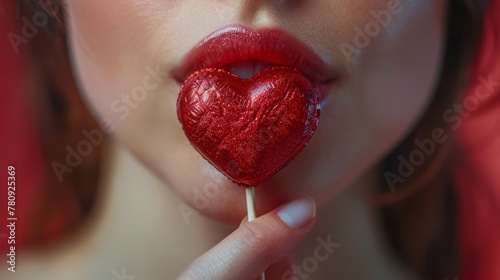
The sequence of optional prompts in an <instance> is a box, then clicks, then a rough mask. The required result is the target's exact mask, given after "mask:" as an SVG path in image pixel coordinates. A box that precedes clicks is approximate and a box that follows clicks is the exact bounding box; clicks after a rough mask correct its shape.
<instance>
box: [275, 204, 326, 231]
mask: <svg viewBox="0 0 500 280" xmlns="http://www.w3.org/2000/svg"><path fill="white" fill-rule="evenodd" d="M276 214H277V215H278V217H279V218H280V220H281V221H282V222H283V223H285V225H287V226H288V227H289V228H291V229H294V230H297V229H301V228H304V227H305V226H307V225H309V224H310V223H311V222H312V221H313V220H314V218H315V217H316V203H315V201H314V200H313V199H312V198H310V197H301V198H298V199H295V200H293V201H291V202H289V203H287V204H285V205H284V206H283V207H281V208H280V209H279V210H278V212H277V213H276Z"/></svg>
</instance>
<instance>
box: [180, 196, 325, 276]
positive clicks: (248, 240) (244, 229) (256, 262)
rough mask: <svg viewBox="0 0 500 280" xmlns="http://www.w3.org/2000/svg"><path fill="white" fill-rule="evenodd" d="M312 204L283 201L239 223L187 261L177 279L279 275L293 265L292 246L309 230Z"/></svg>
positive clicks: (308, 201)
mask: <svg viewBox="0 0 500 280" xmlns="http://www.w3.org/2000/svg"><path fill="white" fill-rule="evenodd" d="M315 215H316V205H315V203H314V201H313V200H312V199H310V198H300V199H297V200H294V201H292V202H290V203H287V204H284V205H282V206H280V207H278V208H276V209H274V210H273V211H271V212H269V213H267V214H265V215H263V216H260V217H258V218H257V219H255V220H253V221H251V222H244V223H242V224H241V225H240V227H239V228H238V229H237V230H235V231H234V232H233V233H231V234H230V235H229V236H228V237H226V238H225V239H224V240H222V241H221V242H220V243H219V244H217V245H216V246H215V247H213V248H212V249H211V250H210V251H208V252H207V253H205V254H204V255H202V256H201V257H199V258H198V259H196V260H195V261H194V262H193V263H191V264H190V265H189V266H188V267H187V268H186V269H185V270H184V271H183V272H182V273H181V275H180V276H179V277H178V278H177V279H178V280H198V279H200V280H212V279H213V280H215V279H217V280H232V279H237V280H252V279H258V277H260V275H261V273H262V272H264V271H265V272H266V280H274V279H276V280H277V279H280V280H281V279H282V278H283V275H284V273H285V272H286V271H287V270H289V269H291V268H292V266H293V265H294V256H293V253H292V251H293V249H294V248H295V246H296V245H297V244H298V243H299V242H300V241H301V240H302V239H303V238H304V237H305V235H306V234H307V233H308V232H309V231H310V230H311V228H312V226H313V224H314V221H315Z"/></svg>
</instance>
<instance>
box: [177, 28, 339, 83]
mask: <svg viewBox="0 0 500 280" xmlns="http://www.w3.org/2000/svg"><path fill="white" fill-rule="evenodd" d="M238 65H239V66H238ZM270 66H288V67H293V68H295V69H297V70H298V71H300V72H301V74H302V75H304V76H305V77H306V78H308V79H309V80H310V81H311V82H312V83H313V84H315V85H316V86H318V87H322V86H323V85H325V84H329V83H331V82H333V81H334V80H335V78H336V76H337V75H336V73H335V71H333V70H332V68H331V67H329V66H328V65H327V64H326V63H325V62H324V61H323V60H322V59H321V58H320V57H319V56H318V55H317V54H316V53H315V52H314V51H313V50H312V49H311V48H310V47H308V46H307V45H306V44H304V43H303V42H301V41H300V40H298V39H297V38H295V37H293V36H292V35H290V34H289V33H286V32H284V31H282V30H280V29H274V28H264V29H259V30H252V29H249V28H247V27H244V26H240V25H234V26H227V27H224V28H222V29H219V30H217V31H215V32H213V33H211V34H210V35H208V36H207V37H206V38H204V39H203V40H202V41H201V42H200V43H198V44H197V45H196V46H195V47H194V48H193V49H192V50H191V51H190V52H189V53H188V54H187V55H186V57H185V58H184V59H183V61H182V63H181V65H180V66H179V67H177V68H176V69H174V70H173V72H172V74H173V77H174V79H175V80H176V81H177V82H179V83H181V84H182V83H183V82H184V80H185V79H186V78H187V77H188V76H189V75H190V74H192V73H193V72H195V71H198V70H201V69H205V68H221V69H225V70H227V71H229V72H232V70H233V69H235V68H237V67H240V68H241V67H246V68H248V67H253V69H254V72H259V71H261V70H263V69H264V68H267V67H270ZM246 74H249V73H246ZM253 74H255V73H253ZM240 77H241V75H240ZM249 77H250V75H248V77H242V78H249Z"/></svg>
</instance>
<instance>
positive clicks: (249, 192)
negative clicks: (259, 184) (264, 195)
mask: <svg viewBox="0 0 500 280" xmlns="http://www.w3.org/2000/svg"><path fill="white" fill-rule="evenodd" d="M245 194H246V198H247V214H248V221H249V222H251V221H253V220H254V219H255V218H256V216H255V202H254V201H255V187H250V188H245ZM260 279H261V280H266V273H265V272H262V275H261V276H260Z"/></svg>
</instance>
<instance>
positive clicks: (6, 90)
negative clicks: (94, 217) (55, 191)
mask: <svg viewBox="0 0 500 280" xmlns="http://www.w3.org/2000/svg"><path fill="white" fill-rule="evenodd" d="M12 3H14V2H12V1H2V2H1V3H0V89H1V93H0V112H1V117H0V135H1V137H0V254H1V255H0V256H4V257H5V254H4V253H5V252H7V248H9V249H10V246H15V247H16V251H17V252H18V250H19V248H20V246H22V245H23V244H26V241H27V238H28V235H27V233H28V224H29V223H31V222H32V219H33V216H34V214H35V213H33V209H36V208H35V207H34V205H36V203H37V201H38V200H37V197H38V194H39V193H40V192H41V191H42V186H41V183H42V182H43V181H44V180H43V176H44V172H45V168H44V164H43V161H42V155H41V149H40V141H39V136H38V135H39V133H38V129H37V127H36V123H35V119H34V115H33V114H32V110H31V109H30V108H29V105H28V104H29V103H28V102H27V95H26V88H25V83H24V82H23V78H24V74H25V73H24V72H23V67H22V66H23V65H24V63H23V62H24V58H25V55H26V54H27V47H26V45H24V44H21V45H19V52H17V53H16V51H15V47H14V46H13V44H12V43H11V41H10V39H9V38H13V36H14V34H15V35H18V36H21V37H24V35H23V33H22V31H21V30H20V28H16V27H15V24H14V20H15V18H14V15H15V13H14V12H11V11H14V8H13V7H11V5H12ZM27 44H29V40H28V42H27ZM10 165H12V166H14V167H15V171H16V174H15V182H16V183H15V187H16V188H15V194H16V196H15V206H13V207H14V209H15V217H17V221H15V223H16V230H15V232H16V239H15V242H16V244H8V242H7V241H8V239H7V237H9V236H10V235H11V233H10V230H8V228H7V227H6V219H7V215H8V213H7V210H8V209H7V202H8V200H7V191H8V188H7V176H8V174H7V168H8V166H10ZM9 222H14V221H9ZM11 242H12V241H11ZM9 251H10V250H9ZM1 259H2V261H3V260H4V259H5V258H1Z"/></svg>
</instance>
